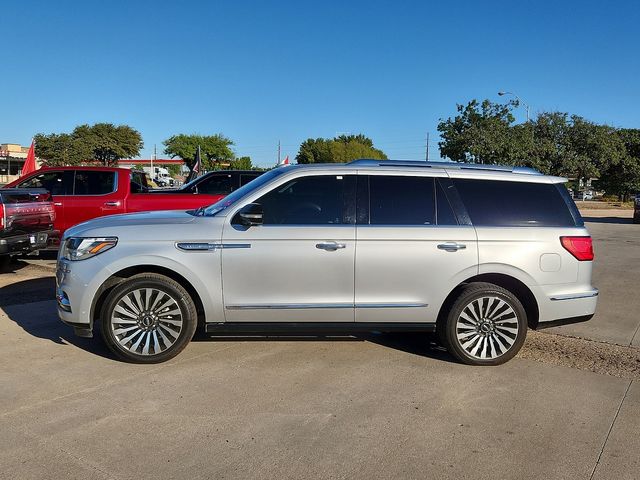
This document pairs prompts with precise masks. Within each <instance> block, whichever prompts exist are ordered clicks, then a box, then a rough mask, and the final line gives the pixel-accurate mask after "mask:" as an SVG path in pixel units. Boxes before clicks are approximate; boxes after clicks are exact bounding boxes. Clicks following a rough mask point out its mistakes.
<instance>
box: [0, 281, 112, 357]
mask: <svg viewBox="0 0 640 480" xmlns="http://www.w3.org/2000/svg"><path fill="white" fill-rule="evenodd" d="M53 285H55V280H53V279H52V278H37V279H32V280H26V281H23V282H18V283H15V284H13V285H9V286H6V287H3V288H0V302H1V305H0V306H2V309H3V311H4V313H5V315H6V317H7V318H8V319H9V320H10V321H12V322H14V323H15V324H16V325H18V326H19V327H20V328H22V330H24V331H25V332H26V333H28V334H29V335H31V336H33V337H36V338H41V339H44V340H49V341H51V342H53V343H56V344H58V345H73V346H75V347H77V348H80V349H82V350H85V351H87V352H89V353H93V354H95V355H99V356H101V357H105V358H109V359H111V360H113V359H115V357H114V356H113V355H111V353H110V352H109V350H108V349H107V347H106V345H105V344H104V343H103V341H102V339H101V338H100V336H99V335H94V338H81V337H78V336H76V335H75V334H74V333H73V328H71V327H69V326H67V325H65V324H63V323H62V322H61V321H60V320H59V319H58V314H57V312H56V304H55V300H54V299H53V297H54V293H53V292H54V287H53ZM9 289H11V290H13V291H14V293H11V292H10V291H7V290H9ZM43 289H46V291H47V292H48V294H47V295H46V298H42V297H43V296H44V295H43ZM21 291H22V293H18V292H21ZM24 296H27V297H28V296H31V297H30V299H29V298H24Z"/></svg>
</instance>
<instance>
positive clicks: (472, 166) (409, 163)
mask: <svg viewBox="0 0 640 480" xmlns="http://www.w3.org/2000/svg"><path fill="white" fill-rule="evenodd" d="M347 165H355V166H358V165H361V166H363V167H421V168H444V169H459V170H489V171H494V172H495V171H498V172H511V173H525V174H529V175H540V172H539V171H538V170H536V169H535V168H529V167H512V166H509V165H482V164H479V163H458V162H420V161H415V160H374V159H369V158H361V159H358V160H353V161H352V162H349V163H348V164H347Z"/></svg>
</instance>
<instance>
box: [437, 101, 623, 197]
mask: <svg viewBox="0 0 640 480" xmlns="http://www.w3.org/2000/svg"><path fill="white" fill-rule="evenodd" d="M517 106H518V103H517V101H512V102H509V103H507V104H496V103H492V102H490V101H489V100H484V101H483V102H482V103H481V104H479V103H478V101H477V100H472V101H471V102H469V103H468V104H467V105H466V106H463V105H457V112H458V115H456V116H455V117H454V118H448V119H446V120H441V121H440V123H439V124H438V131H439V132H440V135H441V137H442V141H441V142H440V143H439V146H440V153H441V155H442V156H443V157H447V158H450V159H451V160H453V161H456V162H471V163H483V164H498V165H500V164H503V165H521V166H529V167H533V168H535V169H537V170H540V171H541V172H542V173H545V174H550V175H561V176H566V177H571V178H575V179H577V180H578V181H580V180H584V179H588V178H593V177H598V176H601V177H602V178H603V180H604V177H608V176H611V175H613V172H617V174H618V177H616V178H618V180H615V181H614V182H615V184H616V185H621V184H622V183H621V182H622V178H623V177H625V178H628V177H629V175H631V176H632V172H634V171H635V165H636V164H635V163H634V162H633V161H632V160H630V158H629V154H628V153H627V150H628V148H629V146H628V145H629V142H631V140H630V139H631V138H632V137H633V138H635V137H634V136H633V135H632V134H628V135H629V136H628V138H627V141H625V139H624V138H622V137H621V131H619V130H617V129H615V128H613V127H610V126H607V125H598V124H595V123H593V122H590V121H588V120H586V119H584V118H582V117H579V116H577V115H571V116H570V115H569V114H567V113H562V112H543V113H541V114H539V115H538V116H537V117H536V118H535V119H533V120H532V121H530V122H526V123H522V124H515V123H514V122H515V118H514V116H513V114H512V110H513V108H515V107H517ZM601 184H602V185H605V184H606V185H607V186H608V191H609V192H611V193H613V191H614V190H616V192H617V191H622V190H625V189H626V190H625V191H628V190H629V189H630V188H631V185H632V184H633V182H631V183H630V185H628V186H626V187H620V188H622V190H620V189H619V188H617V187H614V186H613V184H611V183H606V182H601Z"/></svg>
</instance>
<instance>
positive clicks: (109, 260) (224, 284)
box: [57, 160, 598, 365]
mask: <svg viewBox="0 0 640 480" xmlns="http://www.w3.org/2000/svg"><path fill="white" fill-rule="evenodd" d="M565 181H566V179H564V178H559V177H551V176H545V175H541V174H539V173H537V172H535V171H533V170H530V169H523V168H519V167H514V168H505V167H497V166H478V165H461V164H449V163H427V162H393V161H378V160H360V161H354V162H351V163H349V164H346V165H335V164H334V165H310V166H309V165H307V166H305V165H301V166H291V167H288V168H276V169H273V170H271V171H269V172H267V173H265V174H263V175H262V176H260V177H259V178H257V179H256V180H254V181H253V182H250V183H248V184H247V185H245V186H243V187H241V188H240V189H238V190H236V191H234V192H232V193H231V194H230V195H229V196H227V197H225V198H224V199H222V200H221V201H219V202H217V203H215V204H214V205H211V206H209V207H207V208H201V209H198V210H195V211H182V212H180V211H172V212H150V213H142V214H134V215H122V216H118V217H105V218H101V219H96V220H93V221H90V222H87V223H85V224H83V225H79V226H77V227H75V228H72V229H71V230H68V231H67V233H66V234H65V238H64V244H63V246H62V248H61V251H60V255H59V260H58V267H57V300H58V313H59V316H60V318H61V319H62V321H63V322H65V323H67V324H69V325H71V326H73V327H74V328H75V332H76V333H77V334H78V335H81V336H91V335H92V332H93V328H94V325H95V323H99V324H100V330H101V332H102V335H103V337H104V339H105V341H106V343H107V345H108V346H109V348H110V349H111V350H112V351H113V352H114V353H115V354H116V355H118V356H119V357H120V358H123V359H125V360H128V361H133V362H140V363H153V362H160V361H164V360H167V359H170V358H172V357H174V356H175V355H176V354H177V353H178V352H180V351H181V350H182V349H183V348H184V347H185V346H186V345H187V343H188V342H189V341H190V339H191V338H192V336H193V334H194V332H195V330H196V327H197V326H198V324H202V326H203V328H204V330H205V331H206V332H210V333H215V332H221V331H224V332H235V333H242V334H246V333H250V332H294V333H301V332H333V333H335V332H341V333H353V332H361V331H380V332H398V331H402V332H437V334H438V336H439V338H440V340H441V342H442V343H443V345H445V346H446V347H447V348H448V349H449V351H450V352H451V353H452V354H453V355H454V356H455V357H456V358H458V359H459V360H460V361H462V362H465V363H468V364H475V365H495V364H499V363H503V362H505V361H507V360H508V359H510V358H512V357H513V356H514V355H515V354H516V353H517V352H518V350H519V349H520V347H521V346H522V344H523V342H524V340H525V336H526V332H527V328H528V327H531V328H541V327H545V326H550V325H558V324H562V323H571V322H578V321H584V320H588V319H589V318H591V316H592V315H593V314H594V312H595V308H596V301H597V295H598V290H597V289H595V288H594V287H593V286H592V285H591V268H592V261H593V249H592V244H591V237H590V236H589V233H588V232H587V230H586V229H585V227H584V224H583V221H582V218H581V217H580V213H579V212H578V210H577V208H576V206H575V204H574V202H573V200H572V199H571V198H570V197H569V195H568V193H567V190H566V189H565V187H564V185H563V183H564V182H565Z"/></svg>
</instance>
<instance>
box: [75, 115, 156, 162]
mask: <svg viewBox="0 0 640 480" xmlns="http://www.w3.org/2000/svg"><path fill="white" fill-rule="evenodd" d="M71 135H72V136H74V137H75V138H77V139H78V140H79V141H80V142H81V143H83V144H85V145H86V146H87V148H89V149H90V150H91V152H92V155H91V158H92V159H93V160H98V161H99V162H101V163H102V164H103V165H105V166H108V165H117V164H118V160H120V159H121V158H132V157H137V156H138V155H140V150H141V149H142V147H143V145H144V144H143V142H142V136H141V135H140V132H138V131H137V130H135V129H133V128H131V127H129V126H128V125H118V126H116V125H114V124H112V123H96V124H95V125H91V126H89V125H80V126H78V127H76V128H75V129H74V130H73V133H72V134H71Z"/></svg>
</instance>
